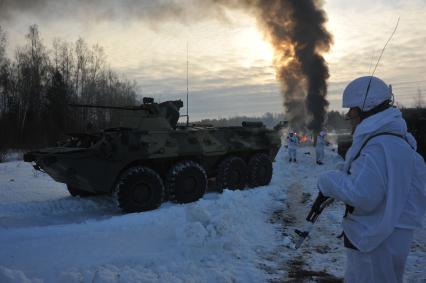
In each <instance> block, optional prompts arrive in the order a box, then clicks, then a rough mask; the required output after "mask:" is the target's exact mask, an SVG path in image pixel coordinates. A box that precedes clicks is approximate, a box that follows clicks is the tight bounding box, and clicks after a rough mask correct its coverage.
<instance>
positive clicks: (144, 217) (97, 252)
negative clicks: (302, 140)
mask: <svg viewBox="0 0 426 283" xmlns="http://www.w3.org/2000/svg"><path fill="white" fill-rule="evenodd" d="M313 152H314V151H313V149H312V148H311V147H302V148H300V149H299V152H298V163H297V164H294V163H288V162H287V158H286V155H287V154H286V152H285V150H284V149H282V150H281V151H280V152H279V153H278V156H277V158H276V162H275V163H274V176H273V179H272V182H271V184H270V185H269V186H265V187H260V188H256V189H251V190H245V191H229V190H225V191H224V193H222V194H218V193H215V192H210V193H207V194H206V195H205V196H204V197H203V199H201V200H199V201H197V202H195V203H190V204H185V205H179V204H174V203H164V204H163V205H162V206H161V207H160V208H159V209H157V210H155V211H150V212H145V213H135V214H127V215H122V214H120V211H119V210H118V209H117V208H116V207H115V206H114V204H113V203H112V202H111V200H110V199H109V198H108V197H94V198H85V199H79V198H73V197H71V196H70V195H69V194H68V192H67V190H66V188H65V186H64V185H63V184H60V183H56V182H54V181H53V180H52V179H51V178H50V177H49V176H47V175H45V174H42V173H39V172H36V171H34V170H33V169H32V167H31V165H30V164H27V163H24V162H22V161H10V162H7V163H3V164H0V282H2V283H3V282H64V283H66V282H106V283H109V282H303V281H306V282H311V281H321V282H341V281H342V277H343V272H344V265H345V256H344V248H343V246H342V243H341V240H339V239H337V238H336V236H337V235H338V234H340V232H341V228H340V221H341V217H342V213H343V206H342V205H341V204H334V205H333V206H332V207H330V208H329V209H327V210H326V211H324V213H323V214H322V215H321V217H320V219H319V220H318V222H317V224H316V225H315V228H314V230H313V231H312V233H311V237H310V238H309V239H308V240H306V242H305V243H304V245H303V246H302V248H300V249H298V250H294V249H292V248H291V246H292V245H291V237H292V236H293V235H294V229H295V228H303V225H304V224H305V223H304V218H305V216H306V214H307V212H308V210H309V207H310V204H311V202H312V199H313V198H315V196H316V194H317V191H316V189H315V183H316V177H317V176H318V175H319V174H320V173H321V172H323V171H325V170H327V169H332V168H334V166H335V165H334V164H335V163H336V162H338V161H340V158H339V157H338V156H337V155H336V153H335V152H333V151H331V150H328V151H327V152H326V160H325V162H326V165H325V166H317V165H315V164H314V161H313V159H314V155H313ZM425 224H426V223H425ZM406 280H407V281H408V282H426V229H423V230H421V231H418V232H417V234H416V235H415V239H414V242H413V245H412V251H411V254H410V256H409V258H408V262H407V268H406Z"/></svg>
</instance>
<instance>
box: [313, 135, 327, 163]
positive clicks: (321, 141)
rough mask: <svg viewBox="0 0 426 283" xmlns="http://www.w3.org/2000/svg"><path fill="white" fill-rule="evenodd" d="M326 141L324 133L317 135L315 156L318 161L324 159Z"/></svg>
mask: <svg viewBox="0 0 426 283" xmlns="http://www.w3.org/2000/svg"><path fill="white" fill-rule="evenodd" d="M325 144H326V141H325V137H324V136H323V135H318V136H317V143H316V145H315V156H316V161H317V162H323V161H324V147H325Z"/></svg>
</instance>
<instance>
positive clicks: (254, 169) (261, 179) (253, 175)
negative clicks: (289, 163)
mask: <svg viewBox="0 0 426 283" xmlns="http://www.w3.org/2000/svg"><path fill="white" fill-rule="evenodd" d="M248 166H249V180H248V185H249V187H250V188H253V187H258V186H265V185H267V184H269V182H271V178H272V161H271V159H270V158H269V156H268V155H266V154H264V153H256V154H255V155H253V156H252V157H251V158H250V161H249V165H248Z"/></svg>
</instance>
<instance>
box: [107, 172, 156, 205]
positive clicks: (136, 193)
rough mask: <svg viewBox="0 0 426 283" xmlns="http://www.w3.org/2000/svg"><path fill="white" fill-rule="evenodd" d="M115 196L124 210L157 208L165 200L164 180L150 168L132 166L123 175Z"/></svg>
mask: <svg viewBox="0 0 426 283" xmlns="http://www.w3.org/2000/svg"><path fill="white" fill-rule="evenodd" d="M114 196H115V198H116V200H117V202H118V206H119V207H120V208H121V209H122V210H123V211H124V212H140V211H147V210H152V209H156V208H158V207H159V206H160V205H161V202H162V201H163V197H164V185H163V181H162V180H161V178H160V176H159V175H158V174H157V173H156V172H155V171H154V170H152V169H150V168H147V167H142V166H137V167H132V168H130V169H128V170H127V171H125V172H124V173H123V174H122V175H121V177H120V179H119V181H118V184H117V186H116V188H115V191H114Z"/></svg>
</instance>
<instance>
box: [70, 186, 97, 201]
mask: <svg viewBox="0 0 426 283" xmlns="http://www.w3.org/2000/svg"><path fill="white" fill-rule="evenodd" d="M67 189H68V192H69V193H70V195H72V196H73V197H82V198H84V197H91V196H95V195H96V194H95V193H92V192H88V191H83V190H79V189H76V188H75V187H73V186H70V185H67Z"/></svg>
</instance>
